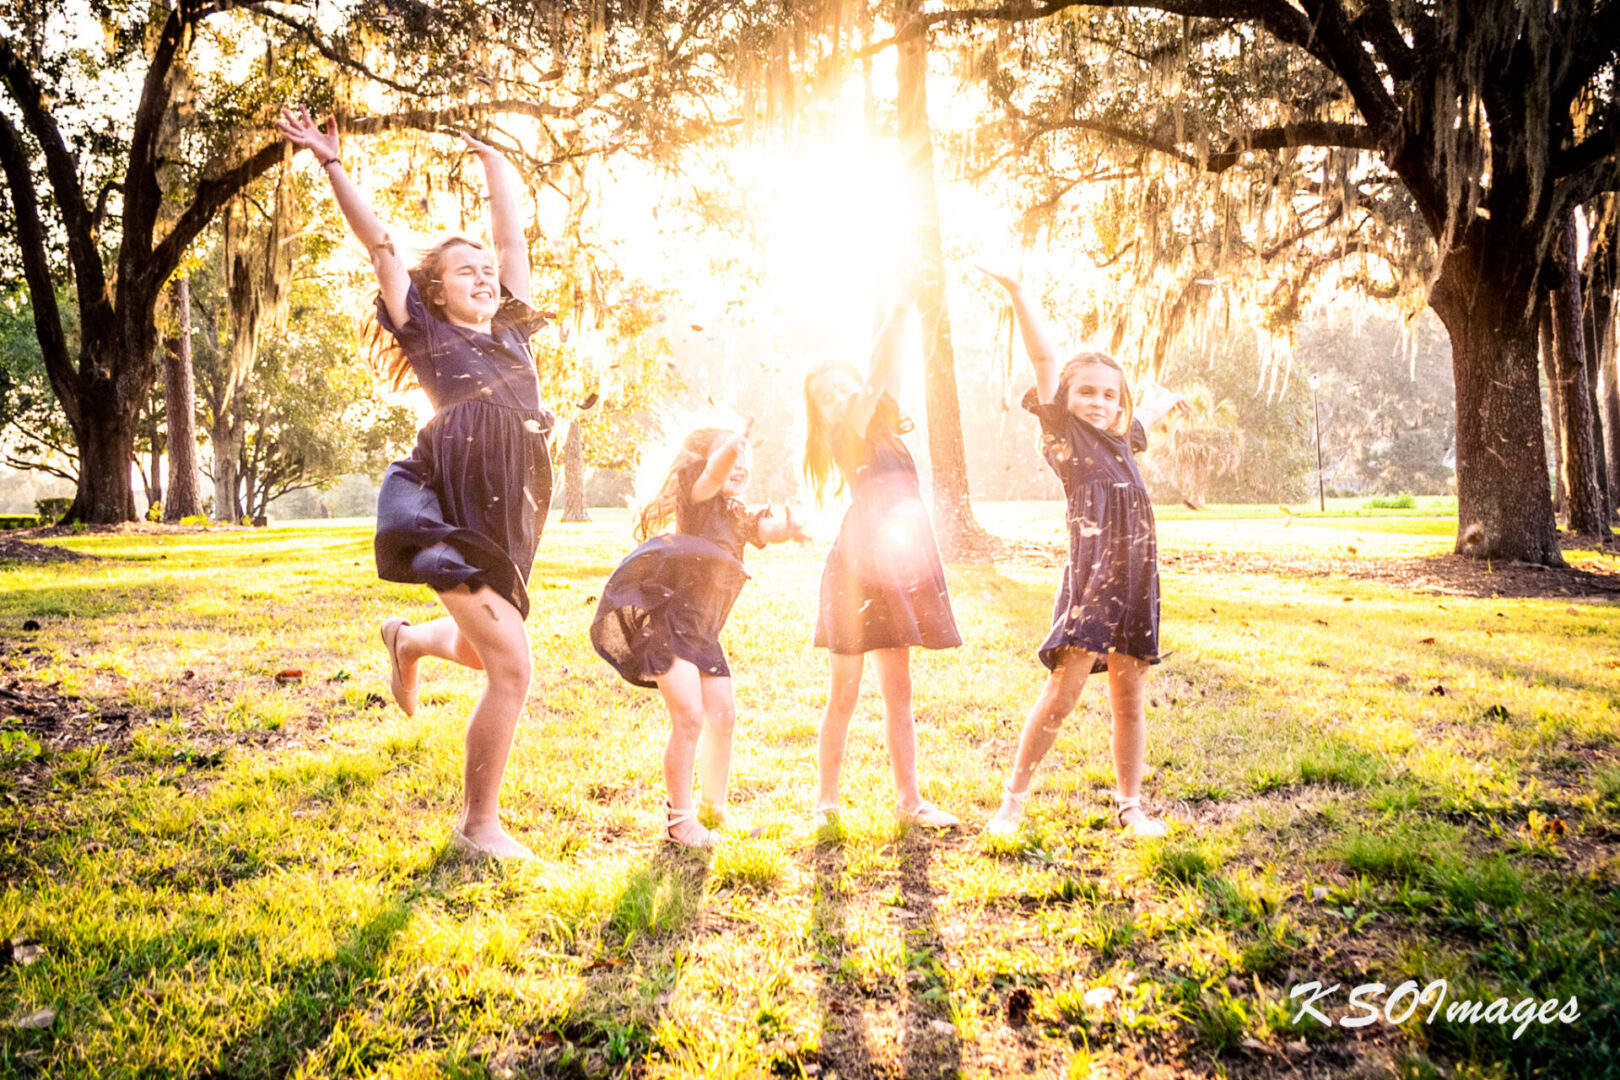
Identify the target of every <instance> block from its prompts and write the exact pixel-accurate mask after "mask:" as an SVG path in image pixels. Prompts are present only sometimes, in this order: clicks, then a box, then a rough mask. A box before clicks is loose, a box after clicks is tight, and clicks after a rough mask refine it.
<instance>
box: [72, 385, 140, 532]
mask: <svg viewBox="0 0 1620 1080" xmlns="http://www.w3.org/2000/svg"><path fill="white" fill-rule="evenodd" d="M79 408H80V410H81V411H82V415H83V418H84V430H83V431H81V432H79V435H78V442H79V489H78V492H77V493H76V494H75V495H74V497H73V505H72V506H71V507H69V509H68V512H67V514H66V515H65V516H64V517H63V518H62V524H67V523H69V522H74V521H83V522H86V523H88V524H91V525H114V524H117V523H119V522H122V521H134V520H135V484H134V480H133V477H132V475H131V474H132V472H133V470H132V469H131V468H130V463H131V462H132V461H134V460H135V426H136V422H137V420H136V418H137V416H138V413H137V412H136V410H135V408H134V407H133V406H130V405H126V404H125V403H123V402H121V401H119V400H118V399H117V397H116V396H115V395H113V394H112V393H111V388H110V387H108V392H106V393H105V394H95V395H92V394H83V393H81V394H80V396H79Z"/></svg>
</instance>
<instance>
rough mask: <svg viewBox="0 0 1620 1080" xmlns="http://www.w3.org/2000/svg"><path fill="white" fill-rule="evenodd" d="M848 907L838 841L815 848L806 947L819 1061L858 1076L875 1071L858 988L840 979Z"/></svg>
mask: <svg viewBox="0 0 1620 1080" xmlns="http://www.w3.org/2000/svg"><path fill="white" fill-rule="evenodd" d="M847 906H848V896H847V895H846V893H845V891H844V849H843V847H842V845H839V844H830V845H826V846H824V847H823V848H822V849H821V850H820V851H819V852H817V857H816V891H815V907H814V908H813V909H812V911H811V914H810V935H811V948H812V950H813V951H814V953H815V955H816V957H817V959H818V960H819V961H820V964H821V985H820V987H818V989H817V997H818V998H819V999H820V1006H821V1049H820V1053H819V1055H818V1057H819V1059H820V1060H819V1062H818V1064H820V1066H821V1068H822V1070H823V1071H824V1072H825V1071H829V1070H836V1071H837V1073H838V1075H839V1076H844V1077H849V1078H850V1080H862V1078H864V1077H870V1076H873V1075H875V1074H874V1072H873V1069H872V1052H871V1050H870V1048H869V1047H868V1046H867V1042H866V1017H865V1015H864V1014H863V1013H862V1012H861V993H860V990H859V989H858V988H852V987H849V986H848V985H846V984H845V982H844V962H845V958H846V957H847V956H848V955H849V952H850V949H849V937H848V932H847V930H846V929H845V927H844V912H845V908H846V907H847Z"/></svg>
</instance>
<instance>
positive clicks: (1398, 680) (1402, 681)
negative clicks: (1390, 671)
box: [1389, 674, 1412, 686]
mask: <svg viewBox="0 0 1620 1080" xmlns="http://www.w3.org/2000/svg"><path fill="white" fill-rule="evenodd" d="M1389 681H1390V682H1392V683H1394V684H1395V685H1396V686H1405V685H1406V684H1407V683H1409V682H1411V681H1412V676H1410V675H1406V674H1400V675H1394V676H1391V677H1390V680H1389Z"/></svg>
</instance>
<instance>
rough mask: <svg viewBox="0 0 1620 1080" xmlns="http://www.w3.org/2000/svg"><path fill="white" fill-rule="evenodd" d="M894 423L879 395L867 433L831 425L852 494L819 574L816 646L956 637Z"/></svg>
mask: <svg viewBox="0 0 1620 1080" xmlns="http://www.w3.org/2000/svg"><path fill="white" fill-rule="evenodd" d="M900 426H901V424H900V408H899V406H898V405H897V404H896V403H895V401H894V399H893V398H891V397H889V396H888V395H884V397H883V398H882V400H881V401H879V402H878V407H877V410H876V412H874V413H873V415H872V420H871V422H870V423H869V424H868V425H867V429H866V435H865V437H864V438H863V437H861V436H858V435H856V434H855V433H854V432H851V431H849V430H848V429H846V428H840V429H839V430H838V431H836V432H835V433H834V437H833V445H832V451H833V460H834V461H835V462H836V463H837V465H838V469H839V471H840V472H841V473H842V474H843V475H844V477H845V479H846V480H847V482H848V484H849V487H850V491H851V500H850V505H849V509H848V510H847V511H845V513H844V521H843V524H842V525H841V526H840V527H839V530H838V539H837V540H836V541H834V542H833V546H832V550H831V551H829V552H828V553H827V565H826V567H825V568H824V569H823V570H822V574H821V605H820V610H819V614H818V616H817V619H816V634H815V645H816V647H817V648H823V649H827V650H828V651H830V652H834V653H839V654H843V655H858V654H861V653H866V652H870V651H871V650H873V649H893V648H904V647H910V646H914V645H915V646H921V647H922V648H925V649H949V648H953V647H955V646H957V645H960V644H962V635H961V633H960V632H958V630H957V628H956V616H955V615H954V614H953V613H952V612H951V597H950V593H949V592H948V591H947V589H946V586H945V567H944V566H943V565H942V564H941V562H940V558H939V545H938V544H936V543H935V542H934V530H933V526H932V525H931V524H930V523H929V520H928V508H927V507H926V506H924V505H923V501H922V494H921V492H920V490H919V489H918V483H917V465H916V463H915V462H914V461H912V459H911V454H910V453H908V452H907V450H906V446H905V443H903V442H901V441H900Z"/></svg>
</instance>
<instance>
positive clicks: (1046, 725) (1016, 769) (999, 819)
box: [985, 649, 1096, 835]
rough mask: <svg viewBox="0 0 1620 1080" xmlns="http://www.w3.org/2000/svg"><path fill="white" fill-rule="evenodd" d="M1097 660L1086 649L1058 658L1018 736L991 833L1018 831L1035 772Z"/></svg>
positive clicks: (1067, 651) (1004, 833)
mask: <svg viewBox="0 0 1620 1080" xmlns="http://www.w3.org/2000/svg"><path fill="white" fill-rule="evenodd" d="M1095 658H1096V654H1095V653H1090V652H1086V651H1085V650H1083V649H1064V650H1063V651H1062V652H1060V653H1059V654H1058V664H1057V667H1056V668H1054V669H1053V670H1052V672H1051V673H1050V674H1048V675H1047V676H1046V685H1044V686H1042V687H1041V693H1040V696H1039V697H1037V698H1036V699H1035V704H1034V705H1032V706H1030V710H1029V716H1028V717H1027V718H1026V719H1025V720H1024V730H1023V731H1022V732H1021V733H1020V734H1019V736H1018V757H1017V758H1016V759H1015V760H1014V762H1013V771H1012V775H1011V776H1010V777H1008V778H1007V787H1006V791H1004V792H1003V794H1002V798H1001V807H1000V809H998V810H997V811H996V813H995V816H994V817H992V818H991V819H990V822H989V824H988V825H986V826H985V828H986V829H988V830H989V831H990V832H992V833H998V834H1002V835H1006V834H1008V833H1011V832H1013V830H1015V829H1016V828H1017V827H1018V822H1019V819H1020V818H1022V817H1023V813H1024V799H1025V798H1026V797H1027V796H1028V795H1029V785H1030V781H1031V780H1033V779H1034V777H1035V770H1036V768H1037V767H1039V765H1040V763H1041V762H1042V761H1044V760H1045V759H1046V755H1047V754H1049V753H1050V752H1051V750H1052V746H1053V744H1054V743H1056V742H1057V737H1058V731H1059V730H1061V729H1062V727H1063V721H1064V720H1065V719H1067V718H1068V716H1069V714H1070V713H1072V712H1074V707H1075V706H1076V705H1078V704H1079V703H1080V692H1081V691H1082V690H1084V689H1085V687H1086V677H1087V676H1088V675H1090V674H1091V665H1092V664H1093V662H1094V661H1095ZM1008 792H1010V793H1012V794H1008Z"/></svg>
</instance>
